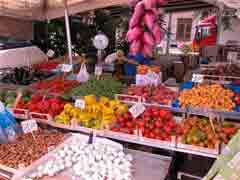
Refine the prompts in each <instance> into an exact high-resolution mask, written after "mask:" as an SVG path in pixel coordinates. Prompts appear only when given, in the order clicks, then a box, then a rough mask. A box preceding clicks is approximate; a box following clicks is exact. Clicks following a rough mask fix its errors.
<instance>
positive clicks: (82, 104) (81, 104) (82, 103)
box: [75, 99, 85, 109]
mask: <svg viewBox="0 0 240 180" xmlns="http://www.w3.org/2000/svg"><path fill="white" fill-rule="evenodd" d="M75 107H77V108H80V109H85V101H84V100H83V99H77V100H76V101H75Z"/></svg>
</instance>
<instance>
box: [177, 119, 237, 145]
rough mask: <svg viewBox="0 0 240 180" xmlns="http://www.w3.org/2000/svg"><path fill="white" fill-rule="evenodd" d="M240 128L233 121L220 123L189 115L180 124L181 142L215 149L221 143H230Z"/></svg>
mask: <svg viewBox="0 0 240 180" xmlns="http://www.w3.org/2000/svg"><path fill="white" fill-rule="evenodd" d="M237 131H238V128H237V127H236V126H235V125H234V124H232V123H224V124H220V123H218V122H217V121H213V122H212V125H211V122H210V121H209V120H208V119H206V118H198V117H196V116H194V117H189V118H187V119H185V120H184V122H183V123H181V124H180V129H179V131H178V132H181V133H180V134H179V135H182V136H181V143H183V144H191V145H195V146H200V147H205V148H210V149H214V148H216V147H217V146H218V145H219V144H220V143H222V142H223V143H226V144H227V143H228V142H229V140H230V139H231V138H232V136H233V135H235V133H236V132H237Z"/></svg>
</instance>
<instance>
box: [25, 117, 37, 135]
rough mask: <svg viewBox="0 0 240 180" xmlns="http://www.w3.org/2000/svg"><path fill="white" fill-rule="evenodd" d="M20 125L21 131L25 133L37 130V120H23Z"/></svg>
mask: <svg viewBox="0 0 240 180" xmlns="http://www.w3.org/2000/svg"><path fill="white" fill-rule="evenodd" d="M21 126H22V129H23V132H24V133H25V134H26V133H32V132H33V131H37V130H38V125H37V122H36V121H35V120H27V121H23V122H21Z"/></svg>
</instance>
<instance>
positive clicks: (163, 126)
mask: <svg viewBox="0 0 240 180" xmlns="http://www.w3.org/2000/svg"><path fill="white" fill-rule="evenodd" d="M111 130H112V131H114V132H122V133H128V134H136V131H137V134H138V135H140V136H143V137H146V138H152V139H158V140H165V141H170V140H171V136H174V135H176V133H177V132H176V130H177V124H176V122H175V120H174V118H173V115H172V113H171V112H169V111H166V110H163V109H160V108H157V107H148V108H146V110H145V111H144V113H143V114H142V115H141V116H139V117H137V118H134V117H133V116H132V115H131V114H130V113H125V114H122V115H117V116H116V119H115V124H114V126H113V127H112V128H111Z"/></svg>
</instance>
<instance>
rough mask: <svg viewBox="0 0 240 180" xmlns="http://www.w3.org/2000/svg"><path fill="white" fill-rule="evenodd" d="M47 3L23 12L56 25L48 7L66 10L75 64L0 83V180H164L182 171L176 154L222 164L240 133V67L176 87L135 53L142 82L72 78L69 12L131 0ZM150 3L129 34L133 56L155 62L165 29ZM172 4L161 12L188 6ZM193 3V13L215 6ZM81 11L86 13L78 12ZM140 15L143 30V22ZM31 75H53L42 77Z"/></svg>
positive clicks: (83, 73) (101, 76) (83, 72)
mask: <svg viewBox="0 0 240 180" xmlns="http://www.w3.org/2000/svg"><path fill="white" fill-rule="evenodd" d="M44 2H45V1H41V2H40V1H39V4H38V3H36V4H31V3H30V4H31V6H30V5H29V6H26V7H29V8H30V9H31V10H33V9H35V10H36V9H38V10H39V8H40V11H36V12H35V11H32V12H31V11H28V10H29V9H25V10H26V12H28V13H30V14H22V15H23V17H25V18H34V19H35V17H36V16H34V14H41V16H39V15H38V16H37V17H38V18H39V19H41V18H45V17H47V18H48V17H51V18H54V17H56V16H58V15H56V14H55V15H51V12H50V11H51V9H50V10H48V9H47V10H46V9H45V11H42V10H41V7H42V6H43V7H45V8H46V7H52V6H53V4H54V5H55V6H56V5H57V7H55V8H56V9H54V10H56V11H59V12H61V13H63V12H65V20H66V29H67V34H68V35H67V37H68V47H69V53H68V55H69V59H67V61H68V62H63V63H62V64H60V65H59V62H57V63H55V62H51V61H50V62H46V64H45V63H44V64H42V63H40V64H36V65H33V66H30V65H28V64H27V67H26V69H24V68H25V67H24V68H23V69H20V70H19V69H15V70H14V72H13V73H12V72H8V73H7V75H4V76H3V78H2V79H1V81H3V82H2V83H4V81H5V84H4V86H3V85H2V84H0V88H1V91H0V100H1V102H2V103H1V104H0V117H1V118H2V119H1V121H0V130H1V131H0V142H1V144H0V178H1V176H3V177H2V178H3V179H4V178H5V179H13V180H15V179H16V180H20V179H23V180H34V179H51V178H59V179H60V178H62V179H66V180H67V179H76V180H77V179H88V180H89V179H92V180H94V179H106V178H107V179H119V180H121V179H124V180H125V179H129V180H131V179H136V180H141V179H147V178H148V179H152V180H155V179H156V180H157V179H158V180H159V179H166V178H171V176H173V175H175V174H176V172H174V173H173V174H171V173H172V169H173V168H172V166H173V167H174V168H175V166H176V164H175V162H176V161H177V160H178V155H179V154H187V155H191V156H200V157H202V158H205V159H208V158H210V159H216V158H217V157H218V156H219V155H220V154H222V153H223V152H225V150H226V149H225V148H224V147H225V146H226V145H227V144H228V143H229V142H231V140H232V138H233V137H234V139H235V138H236V136H235V135H236V134H237V133H238V132H239V129H240V124H239V117H240V86H239V81H235V80H229V81H230V82H229V83H225V82H223V80H225V79H223V78H226V77H225V76H227V78H229V77H228V76H234V77H238V76H240V74H239V73H240V72H239V70H238V69H237V70H236V71H234V69H235V68H238V67H235V65H233V64H232V63H231V64H230V65H229V64H227V65H226V66H224V67H223V68H222V67H220V70H219V67H217V66H216V64H214V65H212V66H213V67H210V68H211V70H209V69H205V70H203V71H200V72H199V73H198V74H197V73H195V74H194V75H193V77H192V79H191V81H188V82H182V83H181V85H180V86H175V87H170V86H168V85H166V84H164V83H162V81H161V69H160V68H159V67H158V66H154V65H150V64H148V63H146V61H147V60H146V57H145V59H144V58H143V59H141V57H140V56H138V57H137V58H140V60H139V59H137V58H136V56H131V57H128V61H127V60H126V59H127V58H125V57H124V58H125V59H124V60H126V61H127V63H129V59H130V60H131V61H134V60H136V62H135V63H136V64H137V65H136V64H134V63H133V64H134V65H136V66H134V67H135V68H136V69H134V70H136V73H135V74H133V76H134V77H133V79H135V78H136V81H135V82H134V81H132V79H129V81H128V82H127V83H123V82H121V81H118V80H116V79H115V78H113V77H112V75H109V74H105V73H104V72H102V71H100V73H99V69H97V68H99V66H96V67H97V68H96V69H95V72H94V74H93V75H90V74H89V73H88V72H87V69H86V67H85V64H84V63H82V64H81V68H80V72H79V73H78V74H74V72H73V66H72V65H73V62H72V53H71V36H70V29H69V24H68V13H74V12H75V11H77V10H78V11H81V10H84V8H86V9H88V10H89V9H90V8H94V9H95V8H99V7H102V6H108V5H110V4H111V5H113V3H116V4H119V3H123V4H125V3H126V2H123V1H116V2H113V1H109V2H108V3H107V1H106V4H103V3H102V2H101V3H100V2H98V3H96V4H95V6H93V7H92V6H90V4H91V3H93V2H92V1H91V2H89V3H90V4H89V3H88V2H87V1H78V2H75V3H77V4H78V5H79V6H78V5H77V4H75V3H73V1H67V2H65V5H63V4H62V1H59V4H58V3H56V4H55V3H53V2H52V3H50V1H49V3H46V2H45V5H44ZM149 2H150V0H149V1H146V0H145V2H144V3H141V2H138V3H137V2H133V4H131V5H132V6H133V7H135V10H134V13H133V16H132V19H131V20H130V29H129V33H128V40H129V42H130V44H131V47H130V49H129V51H130V52H131V53H135V54H139V53H143V54H144V55H145V56H151V54H152V49H153V47H154V45H155V44H156V43H157V42H158V41H161V32H160V31H159V27H158V25H159V24H158V23H156V21H154V19H155V18H156V16H155V14H154V12H153V7H152V6H153V4H154V3H153V4H149ZM181 2H183V1H181ZM68 3H69V4H68ZM71 3H73V4H71ZM136 3H137V4H136ZM161 3H163V2H162V1H161V2H160V3H159V4H158V5H161ZM171 3H173V2H171V1H169V2H167V4H168V5H169V6H167V5H166V4H162V5H163V7H165V8H169V7H170V9H168V10H174V8H173V7H175V8H177V9H178V8H180V7H179V6H180V4H181V3H177V4H175V6H174V3H173V4H172V5H170V4H171ZM195 3H196V4H194V7H198V6H201V7H203V6H204V7H205V6H211V5H209V4H206V3H200V4H198V3H197V2H195ZM6 5H8V6H9V7H8V8H7V9H6V10H5V11H6V13H8V14H10V11H11V12H15V13H17V12H18V11H16V10H15V9H11V8H10V7H13V5H15V6H16V5H17V4H11V3H9V4H6ZM80 5H81V6H82V5H85V6H87V5H89V7H85V6H84V7H83V8H82V9H81V10H79V9H78V8H80ZM98 5H99V6H98ZM100 5H101V6H100ZM3 7H4V6H3ZM190 7H193V6H188V8H190ZM137 8H139V9H137ZM144 8H147V9H148V11H145V9H144ZM171 8H172V9H171ZM181 8H183V6H181ZM185 8H186V7H185ZM60 9H61V11H60ZM7 10H8V11H7ZM44 12H45V13H47V15H46V14H44ZM52 12H53V11H52ZM61 13H60V14H61ZM151 13H152V14H151ZM20 14H21V13H20ZM44 15H46V16H44ZM158 15H159V14H158ZM160 15H161V14H160ZM141 17H143V18H144V23H140V22H139V18H141ZM155 20H156V19H155ZM136 27H137V28H136ZM146 29H148V30H146ZM151 30H152V31H153V32H152V34H151V33H150V31H151ZM142 36H143V37H142ZM21 55H23V54H21ZM35 55H36V53H34V57H35ZM42 57H45V56H42ZM131 67H132V66H131ZM205 68H209V67H205ZM224 68H226V69H224ZM34 69H35V70H42V72H44V73H53V71H55V73H54V74H53V75H52V76H47V75H46V76H45V74H44V75H43V74H41V75H39V74H37V75H36V72H34V71H33V70H34ZM56 71H57V73H56ZM224 73H226V74H224ZM131 75H132V74H131ZM207 76H211V77H212V78H215V77H213V76H218V77H219V76H220V80H219V81H221V82H220V83H219V81H218V80H215V79H213V80H215V81H209V79H207V78H205V77H207ZM10 84H15V85H16V86H14V87H13V86H10ZM19 87H20V89H19ZM73 132H74V133H73ZM237 137H238V136H237ZM117 142H118V143H117ZM125 143H131V144H135V145H138V146H139V145H142V146H144V147H145V148H146V147H151V148H156V149H158V150H161V151H164V152H165V153H164V154H166V153H167V154H169V155H167V156H166V155H164V156H163V155H156V154H151V153H146V152H141V151H136V150H130V149H128V148H127V147H126V146H123V145H125ZM122 144H123V145H122ZM230 144H231V143H230ZM221 168H222V167H221ZM205 174H206V172H205ZM205 174H203V176H204V175H205ZM209 174H210V175H211V174H212V173H209ZM167 176H169V177H167ZM213 176H214V175H213Z"/></svg>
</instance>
